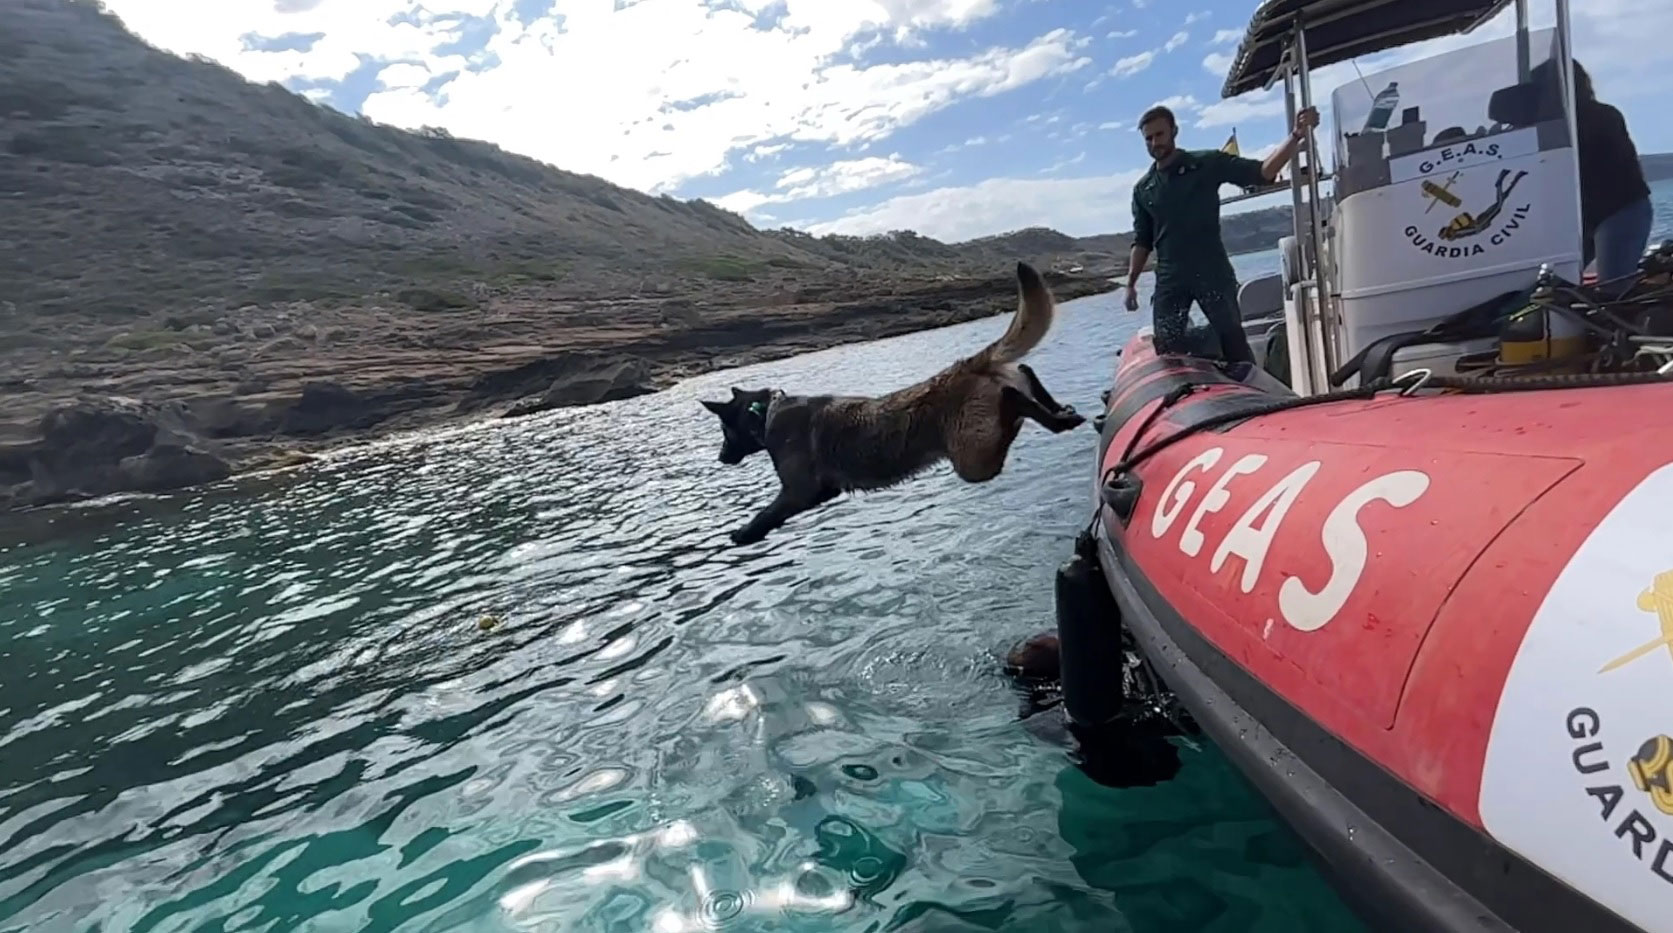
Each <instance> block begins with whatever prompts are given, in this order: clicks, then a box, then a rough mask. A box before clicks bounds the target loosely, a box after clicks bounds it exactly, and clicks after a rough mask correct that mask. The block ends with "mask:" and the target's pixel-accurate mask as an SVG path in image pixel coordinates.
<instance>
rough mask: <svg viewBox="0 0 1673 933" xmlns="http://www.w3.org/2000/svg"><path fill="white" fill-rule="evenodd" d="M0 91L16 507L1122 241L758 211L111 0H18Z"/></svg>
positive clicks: (570, 387) (644, 374)
mask: <svg viewBox="0 0 1673 933" xmlns="http://www.w3.org/2000/svg"><path fill="white" fill-rule="evenodd" d="M0 117H3V119H0V205H3V206H4V213H3V216H4V218H5V221H6V223H4V224H0V283H3V286H0V508H4V507H5V506H7V505H30V504H36V503H44V502H54V501H61V500H64V499H73V498H77V497H81V496H86V495H98V494H102V493H107V492H112V491H117V490H123V489H162V488H170V487H173V486H178V485H183V484H189V483H195V482H199V481H202V480H205V479H214V478H216V477H219V476H222V475H226V474H228V473H231V472H235V471H237V470H239V469H242V468H247V467H251V466H258V465H263V464H268V463H272V462H275V461H276V460H280V461H282V460H286V459H291V458H294V457H295V456H296V454H297V452H298V451H306V450H311V449H314V448H316V447H319V446H322V445H326V444H330V443H334V442H338V441H340V440H341V439H343V438H345V437H362V436H365V435H366V434H368V433H375V432H383V431H389V430H396V429H402V428H408V427H416V426H420V425H426V424H432V423H435V422H436V421H437V420H441V419H446V418H451V417H473V416H479V415H481V414H482V413H485V412H487V413H492V412H495V411H500V412H505V411H510V412H513V413H522V412H528V411H535V410H540V409H542V408H547V407H552V406H555V405H565V404H582V403H589V402H595V401H599V400H603V399H608V398H616V397H621V396H623V395H630V394H634V393H637V392H644V391H650V390H653V389H655V388H658V387H660V386H663V385H666V384H668V383H669V382H671V381H672V380H675V379H678V378H681V377H683V376H684V375H687V374H690V373H693V372H697V371H701V370H704V369H708V368H712V367H716V366H724V365H737V364H741V363H745V362H749V361H752V360H758V359H763V358H770V357H774V356H783V355H788V354H791V353H797V352H803V351H806V350H809V349H815V348H818V347H823V346H830V345H833V344H837V343H842V342H846V341H852V340H866V339H875V338H877V337H881V336H886V335H889V334H895V333H902V332H906V331H910V330H916V329H921V328H924V327H931V326H937V325H942V324H949V323H956V322H958V321H963V320H970V319H973V318H976V317H980V316H984V315H988V314H993V313H996V312H1000V311H1004V310H1007V309H1009V308H1010V307H1011V306H1012V304H1011V303H1012V301H1013V300H1014V299H1013V297H1012V296H1013V289H1014V284H1013V282H1012V280H1011V278H1010V269H1011V265H1012V263H1014V262H1015V261H1016V260H1017V259H1026V260H1029V261H1032V262H1034V263H1035V264H1036V265H1039V266H1041V267H1042V268H1044V269H1047V270H1056V272H1055V274H1053V275H1052V276H1051V280H1052V283H1053V286H1054V288H1055V289H1056V291H1057V293H1058V295H1059V297H1060V298H1064V299H1067V298H1072V297H1076V296H1078V295H1085V294H1092V293H1095V292H1099V291H1105V290H1108V289H1109V288H1111V287H1112V285H1111V283H1110V281H1109V276H1112V275H1115V274H1118V273H1119V272H1120V271H1122V269H1123V267H1124V265H1125V256H1126V251H1127V248H1128V246H1129V244H1130V238H1129V237H1128V236H1127V235H1125V234H1121V235H1110V236H1101V237H1088V238H1079V239H1077V238H1074V237H1069V236H1066V235H1064V234H1062V233H1059V232H1057V231H1054V230H1049V229H1040V228H1033V229H1027V230H1020V231H1014V232H1012V233H1008V234H1004V235H1000V236H993V237H984V238H982V239H978V240H972V241H969V242H966V243H955V244H948V243H942V242H939V241H936V240H934V239H931V238H928V237H924V236H920V235H918V234H916V233H913V232H911V231H897V232H894V233H890V234H887V235H881V236H871V237H844V236H827V237H813V236H810V235H808V234H806V233H802V232H798V231H792V230H777V231H763V230H758V229H756V228H754V227H752V226H751V225H750V224H749V223H748V222H746V221H745V220H744V219H743V218H742V217H740V216H738V215H736V214H733V213H730V212H727V211H724V210H721V209H719V208H717V207H715V206H714V205H712V204H709V203H707V202H704V201H681V200H678V199H675V198H671V197H654V196H651V195H647V194H643V193H641V192H637V191H630V190H627V189H623V188H620V187H617V186H615V185H612V184H610V183H608V182H606V181H604V180H602V179H599V178H596V177H593V176H588V175H579V174H576V173H573V172H566V171H563V170H561V169H558V168H554V167H552V166H550V165H547V164H545V163H542V162H539V161H536V160H533V159H529V158H525V157H522V156H518V155H515V154H512V153H508V152H505V151H503V150H501V149H499V148H498V147H496V146H493V145H491V144H488V143H483V142H477V141H473V140H464V139H455V138H452V137H450V136H449V135H448V134H446V133H445V132H442V131H439V130H423V131H419V132H406V131H403V130H399V129H395V128H392V127H387V126H381V125H377V124H374V123H372V122H370V121H367V120H364V119H361V118H358V117H353V116H349V115H345V114H342V113H339V112H337V111H335V110H332V109H330V108H327V107H322V106H319V105H316V104H314V103H312V102H310V101H309V100H307V99H306V98H303V97H301V96H299V95H296V94H293V93H291V92H289V91H287V90H285V89H284V88H283V87H280V86H278V85H265V86H263V85H257V84H252V83H250V82H248V81H246V80H244V79H243V78H241V77H240V76H238V75H237V74H235V73H233V72H232V71H230V70H228V69H226V68H224V67H222V66H220V65H217V64H215V63H213V62H210V61H206V60H200V59H183V58H179V57H176V56H172V55H168V54H165V53H163V52H161V51H158V50H157V49H155V48H152V47H151V46H149V45H147V44H146V43H144V42H143V41H141V40H139V39H138V38H136V37H135V36H133V35H132V34H131V33H129V32H128V31H127V30H126V29H125V28H124V27H123V25H122V24H121V23H120V21H118V20H117V19H116V18H115V17H113V16H110V15H108V14H107V13H105V12H104V11H103V10H102V8H101V7H100V5H99V4H98V3H97V2H95V0H7V2H6V4H5V26H4V28H3V29H0ZM1267 213H1270V212H1267ZM1113 216H1119V213H1116V214H1115V215H1113ZM1272 227H1273V225H1272V224H1270V223H1265V222H1262V221H1258V215H1257V214H1246V215H1238V216H1234V217H1229V218H1227V224H1226V231H1227V238H1228V244H1229V245H1231V246H1232V247H1233V248H1234V249H1238V248H1266V247H1268V246H1269V245H1270V244H1271V242H1272V240H1273V238H1274V237H1273V236H1272V235H1271V232H1270V231H1271V229H1272ZM1245 241H1248V242H1247V243H1245ZM1071 269H1073V270H1077V271H1076V272H1074V273H1070V272H1068V271H1067V270H1071Z"/></svg>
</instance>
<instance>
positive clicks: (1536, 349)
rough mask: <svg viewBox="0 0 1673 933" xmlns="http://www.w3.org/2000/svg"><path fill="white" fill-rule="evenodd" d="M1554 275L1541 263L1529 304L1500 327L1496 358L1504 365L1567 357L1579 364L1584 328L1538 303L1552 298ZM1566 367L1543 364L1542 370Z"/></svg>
mask: <svg viewBox="0 0 1673 933" xmlns="http://www.w3.org/2000/svg"><path fill="white" fill-rule="evenodd" d="M1554 281H1555V274H1554V273H1553V272H1552V270H1551V267H1550V265H1542V266H1540V269H1539V277H1538V278H1537V280H1536V281H1535V285H1534V290H1533V292H1532V294H1530V295H1529V298H1530V299H1531V302H1530V304H1529V305H1528V306H1527V307H1525V308H1523V309H1522V310H1520V311H1517V312H1516V313H1514V314H1512V315H1511V316H1510V317H1509V318H1508V319H1506V320H1505V322H1504V325H1503V326H1502V327H1501V328H1500V330H1499V359H1498V363H1499V365H1500V366H1503V367H1513V366H1526V365H1528V364H1530V363H1547V364H1549V363H1550V362H1551V361H1556V360H1566V361H1570V362H1571V363H1578V362H1580V361H1581V358H1582V357H1584V355H1585V353H1586V349H1587V339H1586V330H1585V328H1583V327H1581V326H1580V324H1579V323H1577V322H1576V321H1575V320H1574V319H1572V318H1570V317H1569V316H1568V315H1566V314H1560V313H1553V312H1552V311H1551V310H1550V309H1549V308H1547V307H1543V306H1542V305H1541V304H1540V303H1541V302H1550V301H1551V300H1553V297H1554V294H1555V291H1554V289H1553V287H1552V286H1553V283H1554ZM1568 368H1569V367H1568V366H1567V365H1562V364H1559V365H1558V366H1557V367H1551V366H1549V365H1547V366H1545V367H1542V370H1543V371H1564V370H1567V369H1568Z"/></svg>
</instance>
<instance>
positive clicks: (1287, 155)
mask: <svg viewBox="0 0 1673 933" xmlns="http://www.w3.org/2000/svg"><path fill="white" fill-rule="evenodd" d="M1318 125H1319V112H1318V111H1317V110H1316V109H1314V108H1312V107H1309V108H1307V109H1306V110H1303V111H1301V112H1300V113H1298V114H1296V118H1295V128H1294V129H1292V130H1290V135H1289V138H1288V139H1286V140H1284V144H1283V145H1282V146H1279V147H1278V149H1277V151H1275V152H1273V153H1272V154H1271V155H1269V156H1267V157H1266V158H1265V159H1263V160H1261V161H1259V162H1256V161H1255V160H1254V159H1240V158H1238V157H1237V156H1233V155H1229V154H1228V155H1226V156H1225V159H1226V161H1227V162H1228V167H1227V169H1226V174H1227V175H1228V176H1230V177H1228V178H1226V179H1225V180H1224V181H1223V182H1222V184H1232V185H1237V186H1238V187H1240V188H1253V187H1259V186H1263V185H1270V184H1273V183H1274V182H1276V181H1277V180H1278V176H1279V175H1280V174H1281V173H1282V172H1283V171H1284V166H1286V165H1289V164H1290V160H1292V159H1294V158H1295V152H1296V150H1297V149H1299V148H1300V147H1301V141H1302V140H1303V139H1306V138H1307V130H1308V129H1309V128H1310V127H1314V126H1318Z"/></svg>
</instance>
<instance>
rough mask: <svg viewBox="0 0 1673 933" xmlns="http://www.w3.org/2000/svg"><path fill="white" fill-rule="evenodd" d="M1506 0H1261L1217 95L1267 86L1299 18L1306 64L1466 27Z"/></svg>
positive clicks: (1493, 12) (1330, 61)
mask: <svg viewBox="0 0 1673 933" xmlns="http://www.w3.org/2000/svg"><path fill="white" fill-rule="evenodd" d="M1509 3H1510V0H1265V2H1263V3H1262V4H1261V5H1260V6H1259V7H1258V8H1256V10H1255V15H1254V17H1253V18H1252V19H1251V20H1250V22H1249V30H1248V32H1247V33H1245V34H1244V36H1243V42H1242V43H1241V44H1239V45H1238V47H1237V58H1236V59H1235V60H1234V61H1233V62H1232V68H1231V71H1230V72H1229V73H1227V75H1226V84H1225V87H1223V88H1222V89H1221V91H1220V95H1221V96H1222V97H1236V96H1237V95H1239V94H1243V93H1247V92H1248V91H1253V90H1258V89H1259V88H1263V87H1265V86H1266V84H1267V82H1268V81H1270V80H1271V79H1272V75H1273V72H1274V71H1276V70H1277V69H1278V67H1279V66H1280V65H1281V64H1282V63H1283V55H1284V41H1285V39H1286V38H1287V37H1288V36H1289V34H1290V31H1291V29H1293V28H1294V26H1295V24H1296V22H1297V21H1298V20H1299V21H1300V23H1301V24H1302V26H1303V27H1304V28H1305V29H1306V31H1307V64H1308V66H1309V67H1311V68H1322V67H1324V66H1325V65H1330V64H1334V63H1336V62H1340V61H1347V60H1348V59H1350V58H1355V57H1357V56H1360V55H1369V54H1371V53H1373V52H1381V51H1383V50H1385V49H1392V48H1396V47H1398V46H1402V45H1410V44H1411V43H1413V42H1421V41H1423V40H1425V39H1433V38H1436V37H1437V36H1449V35H1454V34H1456V33H1460V32H1465V31H1468V30H1469V29H1470V28H1472V27H1474V26H1475V25H1476V24H1478V23H1480V22H1482V21H1483V20H1486V19H1490V18H1492V17H1493V16H1495V15H1496V14H1498V12H1499V11H1500V10H1502V9H1504V8H1505V6H1507V5H1508V4H1509Z"/></svg>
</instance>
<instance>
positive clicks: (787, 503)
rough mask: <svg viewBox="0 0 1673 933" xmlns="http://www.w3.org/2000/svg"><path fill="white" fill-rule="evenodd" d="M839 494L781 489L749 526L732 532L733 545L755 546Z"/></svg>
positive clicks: (831, 490) (821, 490) (832, 490)
mask: <svg viewBox="0 0 1673 933" xmlns="http://www.w3.org/2000/svg"><path fill="white" fill-rule="evenodd" d="M838 494H839V491H838V490H836V489H826V488H820V489H817V490H813V491H811V492H807V491H804V492H796V493H793V492H791V491H790V490H789V489H780V490H779V491H778V496H777V497H776V498H774V499H773V501H772V502H771V503H769V504H768V505H767V507H766V508H764V509H762V510H761V511H760V512H759V513H758V514H757V515H756V516H755V517H754V518H752V519H750V520H749V524H747V525H745V526H743V527H742V528H739V529H737V530H736V531H734V532H732V535H731V537H732V543H733V544H754V543H755V542H757V541H760V540H761V539H762V538H765V537H766V536H767V533H768V532H770V531H772V530H774V529H775V528H777V527H778V526H780V525H782V524H784V523H785V522H787V521H789V520H790V519H792V518H794V517H795V516H797V515H800V514H802V513H803V512H806V511H808V510H809V509H814V508H818V507H819V506H821V505H824V504H825V503H827V502H829V501H831V500H832V499H835V498H836V497H837V495H838Z"/></svg>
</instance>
